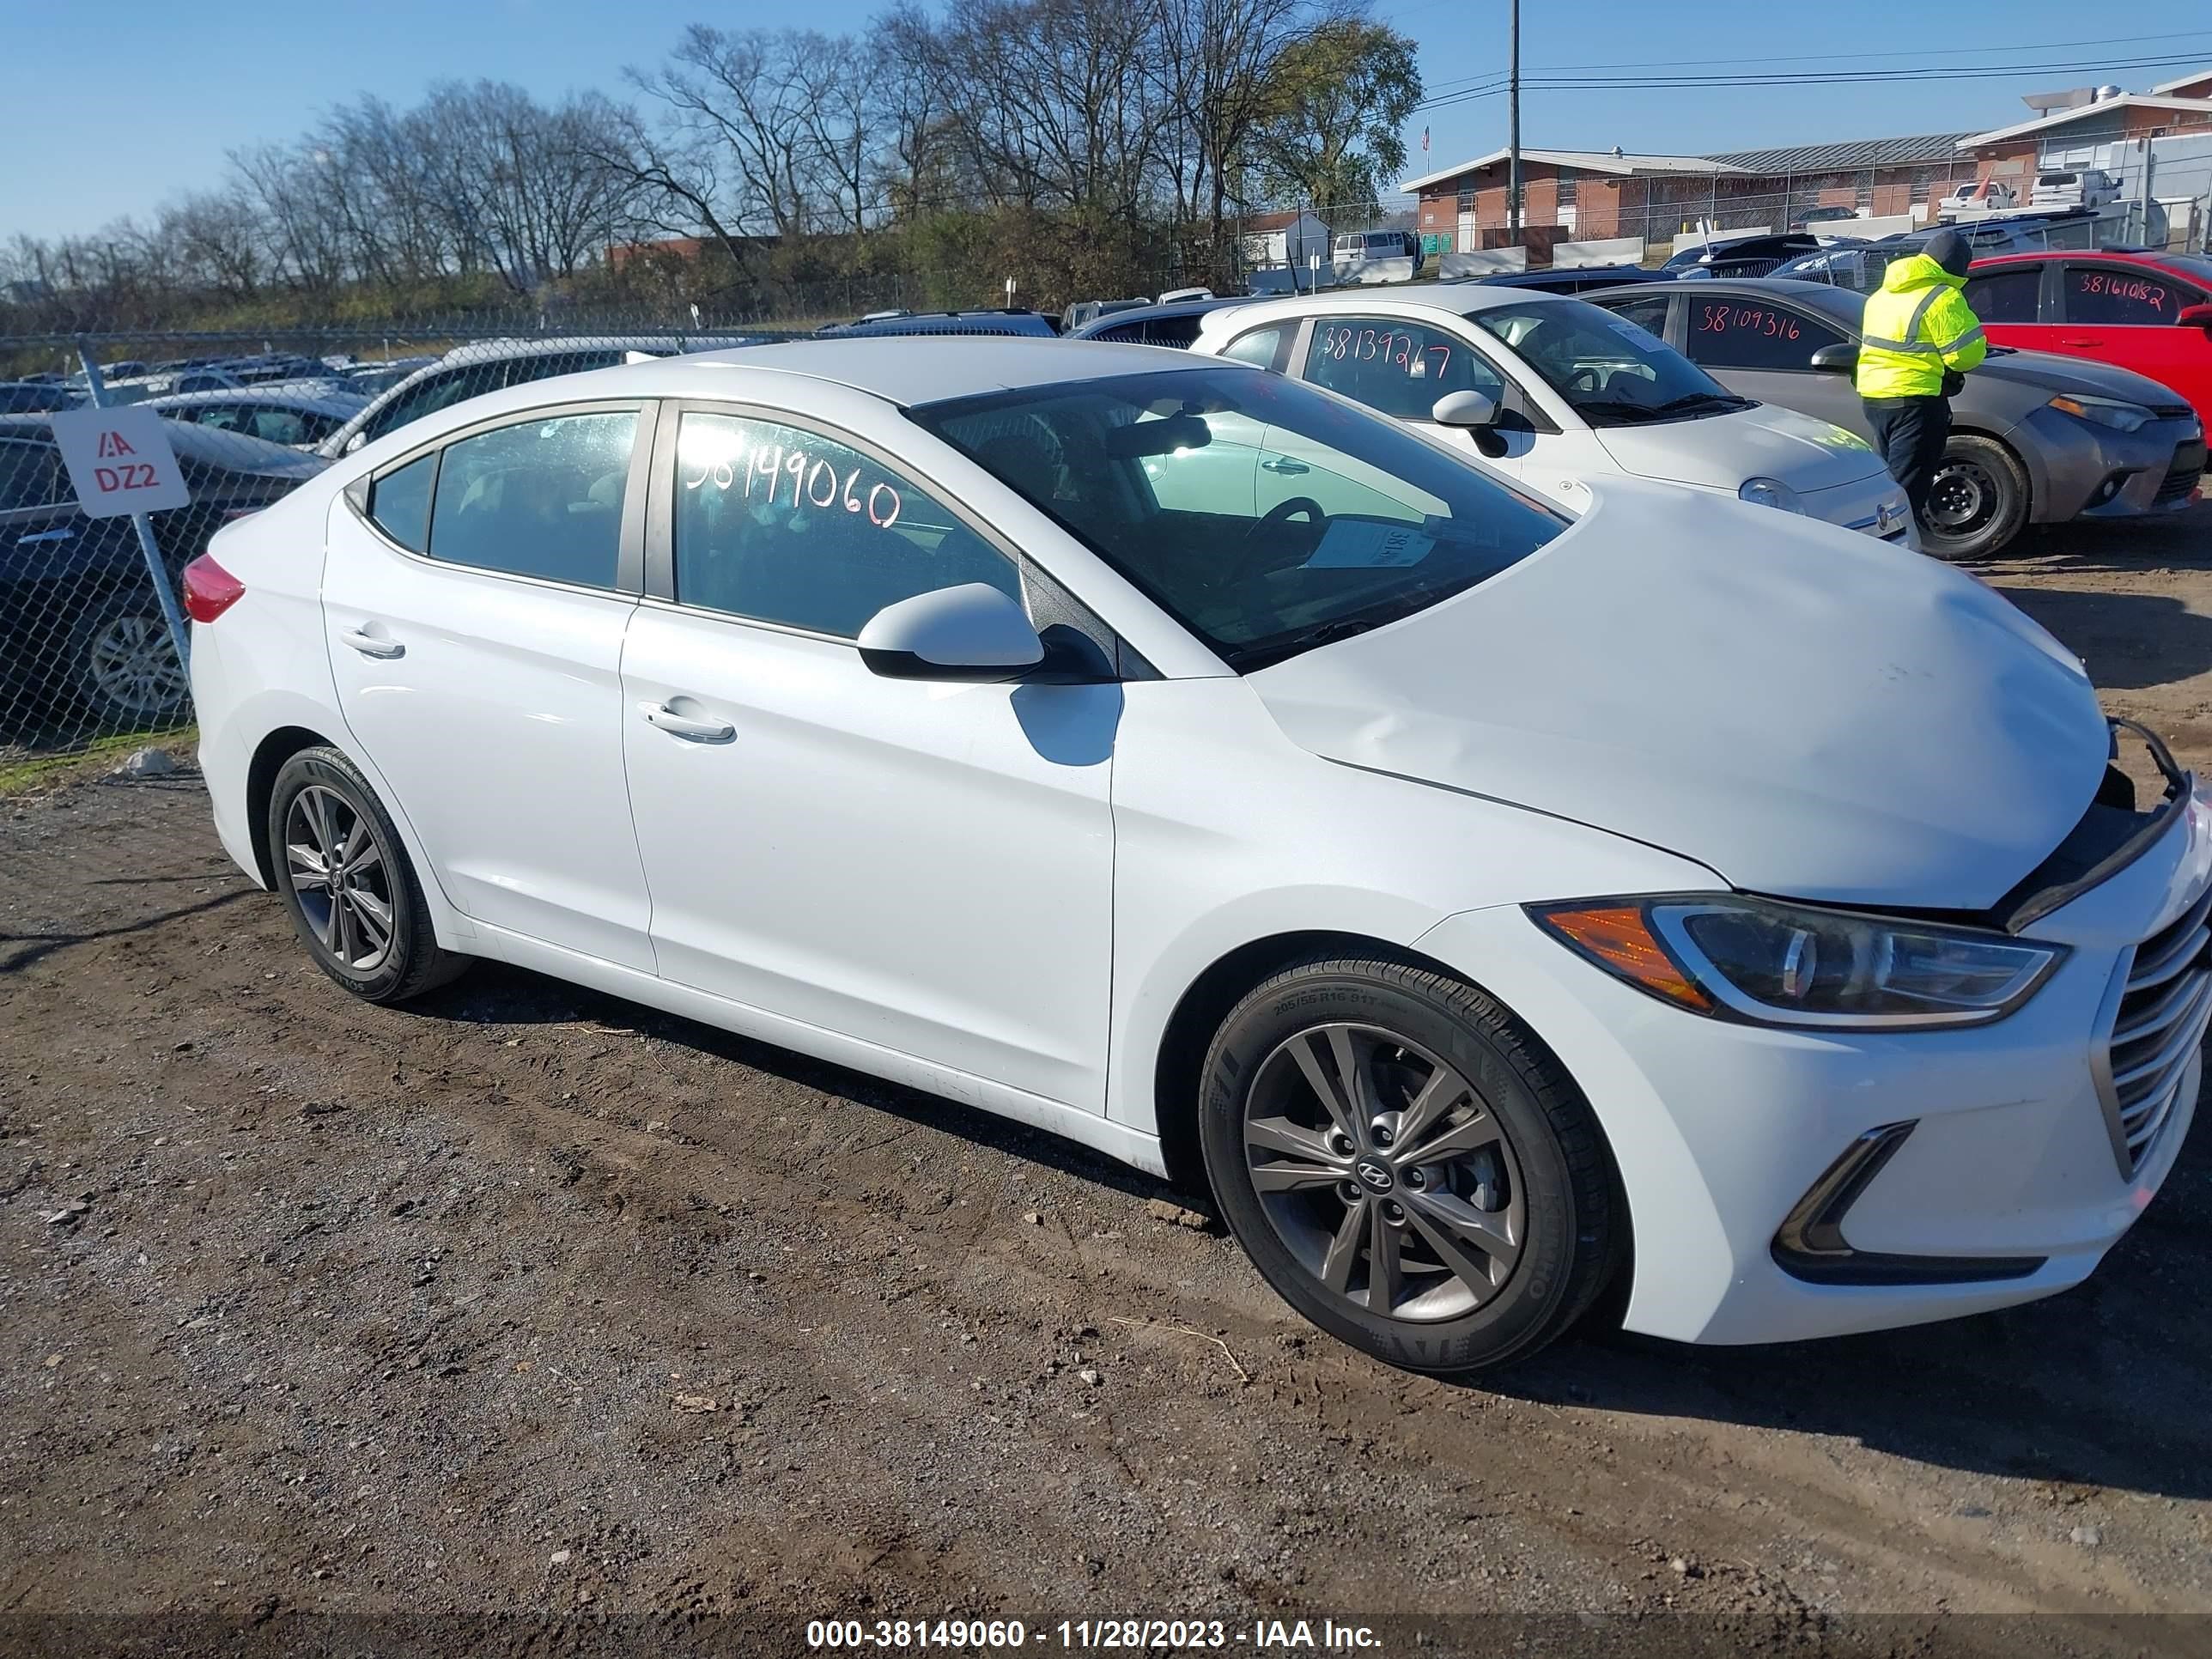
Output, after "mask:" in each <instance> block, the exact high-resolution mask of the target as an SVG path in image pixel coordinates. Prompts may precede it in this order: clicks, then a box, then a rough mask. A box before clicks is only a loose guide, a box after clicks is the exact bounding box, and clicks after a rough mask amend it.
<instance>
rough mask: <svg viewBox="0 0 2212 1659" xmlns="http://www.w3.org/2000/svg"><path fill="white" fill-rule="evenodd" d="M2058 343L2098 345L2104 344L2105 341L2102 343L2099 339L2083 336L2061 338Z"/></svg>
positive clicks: (2066, 344) (2064, 344) (2065, 344)
mask: <svg viewBox="0 0 2212 1659" xmlns="http://www.w3.org/2000/svg"><path fill="white" fill-rule="evenodd" d="M2058 343H2059V344H2061V345H2063V346H2100V345H2102V344H2104V342H2103V341H2102V340H2100V339H2094V338H2087V337H2085V338H2081V339H2070V340H2069V339H2063V338H2062V339H2061V340H2060V341H2059V342H2058Z"/></svg>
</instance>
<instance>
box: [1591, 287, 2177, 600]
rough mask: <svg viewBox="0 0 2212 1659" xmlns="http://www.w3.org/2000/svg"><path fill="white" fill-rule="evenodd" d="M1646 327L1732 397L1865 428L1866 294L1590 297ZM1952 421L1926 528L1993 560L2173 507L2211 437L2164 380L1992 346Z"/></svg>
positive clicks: (1945, 545)
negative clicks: (2022, 538) (2018, 542)
mask: <svg viewBox="0 0 2212 1659" xmlns="http://www.w3.org/2000/svg"><path fill="white" fill-rule="evenodd" d="M1583 298H1584V299H1586V300H1588V301H1590V302H1591V303H1593V304H1595V305H1600V306H1603V307H1606V309H1607V310H1608V311H1611V312H1613V313H1615V314H1616V315H1619V316H1620V317H1623V318H1626V319H1628V320H1629V321H1631V322H1634V323H1638V324H1640V325H1642V326H1643V327H1644V328H1646V329H1648V330H1649V331H1651V332H1652V333H1654V334H1656V335H1658V336H1660V337H1662V338H1663V339H1665V340H1667V341H1668V343H1670V344H1672V345H1674V347H1675V348H1676V349H1678V350H1680V351H1681V352H1683V353H1685V354H1686V356H1688V357H1689V358H1690V360H1691V361H1692V362H1695V363H1696V364H1697V365H1698V366H1699V368H1703V369H1704V370H1705V373H1706V374H1710V375H1711V376H1712V377H1713V379H1715V380H1718V381H1719V382H1720V383H1721V384H1722V385H1723V386H1726V387H1727V388H1728V389H1729V391H1730V392H1738V393H1740V394H1741V395H1742V396H1744V397H1747V398H1758V399H1759V401H1760V402H1761V403H1765V404H1775V405H1777V406H1778V407H1780V408H1783V409H1794V410H1799V411H1800V412H1802V413H1803V414H1807V415H1812V416H1818V417H1819V418H1820V419H1821V420H1824V421H1832V422H1835V423H1836V424H1837V425H1838V426H1841V427H1844V428H1849V429H1850V430H1851V431H1853V432H1856V433H1857V434H1859V435H1861V436H1862V437H1871V436H1872V428H1870V427H1869V425H1868V423H1867V418H1866V411H1865V409H1864V407H1863V404H1861V403H1860V401H1859V395H1858V392H1857V390H1856V389H1855V388H1854V387H1853V386H1852V384H1851V370H1852V369H1853V368H1855V367H1856V366H1857V362H1858V348H1859V318H1860V315H1861V313H1862V311H1863V307H1864V305H1865V301H1864V300H1863V298H1862V297H1861V296H1860V295H1857V294H1854V293H1852V292H1851V291H1850V289H1837V288H1831V287H1828V286H1827V285H1826V284H1825V283H1797V282H1789V281H1785V280H1784V279H1782V278H1779V277H1766V278H1761V279H1759V280H1738V281H1728V280H1718V281H1714V282H1710V283H1694V284H1692V283H1684V284H1682V285H1681V286H1680V288H1674V287H1664V288H1662V287H1659V286H1658V285H1656V284H1653V283H1644V284H1640V285H1638V286H1637V287H1634V288H1620V289H1603V290H1601V291H1599V292H1597V293H1595V294H1587V295H1583ZM1951 410H1952V422H1953V424H1952V432H1951V441H1950V444H1949V447H1948V448H1946V450H1945V451H1944V453H1943V464H1942V466H1941V467H1940V468H1939V469H1938V470H1937V472H1936V482H1935V485H1934V487H1933V489H1931V490H1930V492H1929V501H1928V510H1927V514H1926V517H1925V518H1924V519H1923V521H1922V523H1921V526H1920V538H1921V544H1922V545H1923V548H1924V549H1925V550H1927V551H1928V552H1930V553H1933V554H1935V555H1936V556H1938V557H1940V558H1948V559H1979V558H1987V557H1989V556H1991V555H1993V554H1995V553H1996V552H1997V551H1998V550H2001V549H2002V548H2003V547H2004V546H2005V544H2007V543H2008V542H2010V541H2011V540H2012V539H2013V538H2014V537H2015V536H2017V535H2018V534H2019V533H2020V532H2021V529H2022V528H2023V527H2024V526H2027V525H2030V524H2063V523H2066V522H2068V521H2069V520H2074V519H2078V518H2093V519H2124V518H2130V517H2133V516H2135V515H2136V514H2140V513H2169V512H2179V511H2180V510H2182V509H2183V508H2185V507H2187V506H2188V505H2189V502H2190V498H2191V492H2192V491H2194V489H2196V487H2197V478H2198V477H2199V475H2200V474H2202V473H2203V470H2204V432H2203V427H2202V426H2201V424H2200V423H2199V422H2198V421H2197V416H2196V414H2195V412H2194V411H2193V410H2191V408H2190V406H2189V405H2188V404H2187V403H2185V402H2184V401H2183V400H2182V399H2181V398H2179V396H2177V395H2176V394H2175V393H2173V392H2169V391H2167V390H2166V387H2164V386H2160V385H2159V384H2158V383H2157V382H2156V381H2155V380H2147V379H2145V378H2144V377H2143V376H2142V375H2140V374H2130V373H2129V372H2128V371H2127V370H2125V369H2121V368H2107V367H2106V366H2105V365H2104V364H2102V363H2087V362H2081V361H2079V360H2077V359H2075V358H2072V357H2057V356H2051V355H2050V354H2048V353H2045V352H2040V351H2015V350H2012V349H2008V348H2007V347H2004V346H1992V347H1991V348H1990V355H1989V356H1988V358H1987V359H1986V360H1985V361H1984V362H1983V364H1982V366H1981V367H1980V368H1977V369H1976V370H1974V372H1973V373H1972V374H1969V375H1967V376H1966V388H1965V390H1964V391H1962V392H1960V394H1959V395H1958V396H1957V397H1955V398H1953V399H1952V400H1951Z"/></svg>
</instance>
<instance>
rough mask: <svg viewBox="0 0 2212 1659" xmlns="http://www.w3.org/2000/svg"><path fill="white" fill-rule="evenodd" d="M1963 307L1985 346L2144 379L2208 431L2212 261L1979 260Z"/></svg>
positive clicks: (2089, 255)
mask: <svg viewBox="0 0 2212 1659" xmlns="http://www.w3.org/2000/svg"><path fill="white" fill-rule="evenodd" d="M1966 303H1967V304H1968V305H1970V306H1972V307H1973V308H1974V315H1976V316H1977V317H1978V318H1980V319H1982V325H1983V327H1984V329H1986V330H1987V331H1988V332H1989V337H1990V340H1991V341H1992V342H1994V343H1996V344H1998V345H2008V346H2019V347H2021V348H2022V349H2026V350H2030V351H2052V352H2056V353H2057V354H2058V355H2059V356H2063V357H2087V358H2090V359H2092V360H2093V361H2094V362H2100V363H2110V364H2112V366H2113V367H2114V368H2130V369H2133V370H2134V371H2135V372H2136V374H2147V375H2148V376H2149V377H2150V378H2151V379H2152V380H2156V381H2158V382H2159V383H2160V385H2162V386H2166V387H2167V388H2168V389H2169V390H2171V391H2172V392H2178V393H2179V395H2180V396H2181V397H2183V398H2186V399H2187V400H2188V401H2189V402H2190V403H2191V404H2193V405H2194V406H2195V408H2196V410H2197V419H2198V420H2199V421H2200V422H2203V423H2204V424H2205V425H2206V426H2207V427H2212V259H2207V258H2203V257H2201V256H2198V255H2196V254H2189V253H2121V252H2113V251H2094V252H2044V253H2005V254H1999V255H1997V256H1996V258H1989V259H1977V260H1975V261H1974V264H1973V270H1972V272H1971V273H1970V274H1969V275H1968V276H1967V278H1966Z"/></svg>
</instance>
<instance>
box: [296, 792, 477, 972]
mask: <svg viewBox="0 0 2212 1659" xmlns="http://www.w3.org/2000/svg"><path fill="white" fill-rule="evenodd" d="M269 850H270V864H271V865H273V866H275V873H276V885H277V888H278V890H279V891H280V892H282V894H283V898H284V906H285V908H287V909H288V910H289V911H290V912H291V913H292V924H293V926H294V927H295V929H296V930H297V931H298V933H299V935H300V938H301V942H302V943H304V944H305V945H307V950H308V951H309V953H310V954H312V955H313V957H314V958H315V963H316V965H317V966H319V968H321V969H322V970H323V971H324V972H325V973H326V974H328V975H330V976H331V978H332V979H334V980H336V981H337V982H338V983H339V984H341V985H343V986H344V987H346V989H347V990H349V991H351V992H352V993H353V994H355V995H356V996H359V997H363V998H366V999H367V1000H368V1001H371V1002H402V1001H404V1000H406V999H408V998H409V997H413V996H420V995H421V994H422V993H423V992H425V991H428V990H430V989H432V988H433V987H436V986H439V985H442V984H444V983H445V982H446V981H448V980H450V979H452V978H453V977H454V976H455V975H457V974H459V973H460V972H461V971H462V969H465V968H466V967H467V965H468V960H469V959H468V958H467V957H463V956H456V955H454V954H453V953H452V952H450V951H445V950H442V949H441V948H440V947H439V945H438V941H437V939H436V937H435V934H434V933H433V931H432V927H431V922H430V910H429V905H428V902H426V901H425V900H424V898H423V896H422V884H421V883H420V882H419V881H417V880H416V876H415V870H414V866H412V865H410V863H409V862H408V860H407V852H406V849H405V848H404V847H403V846H402V845H401V844H400V841H399V834H398V830H397V829H394V828H393V826H392V819H391V817H390V815H389V814H387V813H386V811H385V810H384V807H383V805H382V803H380V801H379V800H378V799H376V794H375V792H374V791H373V790H372V789H370V787H368V780H367V779H365V778H363V777H362V775H361V773H360V770H359V769H357V768H356V767H355V765H354V763H352V762H351V761H349V760H348V759H347V758H346V757H345V756H344V755H343V754H342V753H340V752H339V751H338V750H335V749H305V750H301V751H300V753H298V754H296V755H295V756H293V757H292V758H291V759H289V760H288V761H286V762H285V763H284V766H283V770H281V771H280V772H278V773H277V775H276V788H275V790H274V792H273V793H271V795H270V802H269Z"/></svg>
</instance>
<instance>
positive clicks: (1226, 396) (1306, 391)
mask: <svg viewBox="0 0 2212 1659" xmlns="http://www.w3.org/2000/svg"><path fill="white" fill-rule="evenodd" d="M1601 314H1602V313H1601ZM909 414H910V416H911V417H912V418H913V419H914V420H915V421H916V422H919V423H920V424H921V425H922V426H924V427H926V428H928V429H929V430H931V431H933V432H934V433H936V434H937V435H939V436H940V437H942V438H944V439H945V441H947V442H949V443H951V444H952V445H953V446H954V447H957V448H958V449H959V450H960V451H961V452H962V453H964V454H966V455H968V456H969V458H970V459H973V460H975V462H976V463H977V464H978V465H981V466H982V467H983V468H984V469H985V470H986V471H989V472H990V473H992V474H993V475H994V477H997V478H998V479H999V480H1000V482H1001V483H1005V484H1006V485H1007V486H1009V487H1010V488H1012V489H1014V490H1015V491H1017V492H1018V493H1019V494H1020V495H1023V496H1024V497H1026V498H1027V499H1028V500H1029V501H1030V502H1031V503H1033V504H1034V505H1035V506H1036V507H1040V508H1042V510H1043V511H1044V512H1045V513H1048V514H1050V515H1051V516H1052V517H1053V518H1054V519H1055V520H1058V521H1059V523H1060V525H1061V526H1063V527H1065V528H1066V530H1067V531H1068V532H1070V533H1072V534H1073V535H1074V536H1075V537H1077V538H1079V540H1081V541H1082V542H1083V543H1085V544H1086V545H1087V546H1089V547H1090V548H1091V550H1093V551H1095V552H1097V554H1098V555H1099V556H1102V557H1103V558H1104V559H1106V560H1107V561H1108V562H1109V563H1111V564H1112V565H1113V566H1114V567H1115V568H1116V569H1117V570H1119V571H1121V574H1124V575H1125V576H1127V578H1128V579H1129V580H1131V581H1133V582H1134V583H1135V584H1137V586H1139V587H1140V588H1142V589H1143V590H1144V591H1145V592H1146V593H1147V594H1149V595H1150V596H1151V597H1152V599H1153V600H1154V601H1156V602H1157V603H1158V605H1160V606H1161V607H1162V608H1163V609H1164V610H1165V611H1167V612H1168V613H1169V614H1170V616H1172V617H1175V618H1176V620H1177V621H1178V622H1180V623H1182V625H1183V626H1184V627H1186V628H1188V629H1190V630H1191V632H1192V633H1194V635H1197V636H1198V637H1199V638H1200V640H1202V641H1205V642H1206V645H1207V646H1208V647H1211V648H1212V650H1213V651H1214V652H1216V653H1218V655H1219V656H1220V657H1221V658H1222V659H1223V660H1224V661H1225V662H1227V663H1228V664H1229V665H1230V666H1231V667H1232V668H1235V669H1237V670H1238V671H1240V672H1242V671H1250V670H1253V669H1257V668H1261V667H1264V666H1266V665H1267V664H1268V663H1270V662H1277V661H1280V660H1281V659H1283V658H1285V657H1287V656H1291V655H1295V654H1296V653H1298V652H1300V651H1304V650H1308V649H1310V648H1312V647H1315V646H1317V645H1322V644H1325V643H1327V642H1328V641H1329V640H1331V639H1339V638H1342V637H1345V636H1346V635H1348V634H1352V633H1357V632H1361V631H1364V629H1370V628H1375V627H1380V626H1381V625H1383V623H1388V622H1392V621H1395V620H1396V619H1397V618H1399V617H1404V616H1407V615H1410V614H1411V613H1412V612H1413V611H1419V610H1423V609H1425V608H1426V607H1427V606H1429V605H1435V604H1437V602H1439V601H1440V600H1443V599H1449V598H1450V597H1451V596H1452V595H1454V594H1455V593H1460V592H1465V591H1466V590H1467V589H1468V588H1470V587H1473V586H1476V585H1477V584H1478V583H1480V582H1483V581H1486V580H1489V579H1490V578H1491V577H1492V576H1494V575H1496V574H1498V572H1499V571H1501V570H1504V569H1505V568H1508V567H1510V566H1511V565H1514V564H1516V563H1518V562H1520V561H1521V560H1522V559H1524V558H1526V557H1527V556H1528V555H1529V554H1531V553H1533V552H1534V551H1535V550H1536V549H1538V548H1540V547H1541V546H1543V545H1544V544H1546V543H1547V542H1548V541H1550V540H1551V539H1552V538H1553V537H1554V536H1556V535H1558V534H1559V532H1561V531H1562V530H1563V529H1565V527H1566V524H1567V520H1565V519H1564V518H1563V517H1562V516H1561V515H1560V514H1559V513H1556V512H1554V511H1553V510H1552V509H1550V508H1548V507H1544V506H1543V505H1541V504H1540V503H1539V502H1537V501H1533V500H1531V499H1530V498H1529V497H1528V496H1525V495H1521V494H1520V493H1519V492H1518V491H1516V490H1514V489H1511V488H1510V487H1509V486H1507V485H1506V484H1504V483H1502V482H1500V481H1499V480H1498V479H1497V478H1495V477H1492V476H1491V475H1490V474H1489V473H1487V472H1486V471H1483V470H1481V469H1480V468H1479V467H1477V466H1475V465H1473V464H1472V463H1470V462H1466V461H1462V460H1460V459H1456V458H1455V457H1454V456H1452V455H1451V454H1449V453H1447V452H1446V451H1444V450H1443V449H1442V448H1441V447H1438V446H1437V445H1435V444H1432V443H1431V442H1429V441H1426V440H1425V439H1422V438H1419V437H1417V436H1415V435H1413V434H1412V433H1409V432H1407V431H1406V430H1404V429H1403V428H1401V427H1399V426H1398V425H1397V424H1396V423H1395V422H1391V421H1389V420H1385V419H1383V418H1382V417H1380V416H1376V415H1373V414H1371V413H1370V412H1368V411H1367V410H1362V409H1358V408H1356V407H1353V406H1352V405H1350V404H1346V403H1345V402H1343V401H1341V400H1340V399H1337V398H1330V397H1328V396H1326V395H1324V394H1322V393H1320V392H1315V391H1314V390H1312V389H1311V388H1310V387H1307V386H1300V385H1299V384H1297V382H1295V381H1292V380H1285V379H1284V378H1282V377H1281V376H1279V375H1274V374H1263V373H1258V372H1255V371H1253V370H1250V369H1247V368H1238V367H1235V366H1232V365H1226V364H1224V365H1219V366H1216V367H1210V368H1189V369H1179V370H1176V371H1173V372H1170V373H1164V374H1127V375H1119V376H1115V377H1113V378H1110V379H1104V380H1084V381H1078V382H1073V383H1069V384H1066V385H1056V386H1030V387H1024V388H1022V389H1020V390H1018V391H1012V392H994V393H990V394H987V395H984V396H981V397H975V398H958V399H955V400H951V401H948V402H945V403H939V404H923V405H921V406H920V407H918V408H916V409H914V410H910V411H909Z"/></svg>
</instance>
